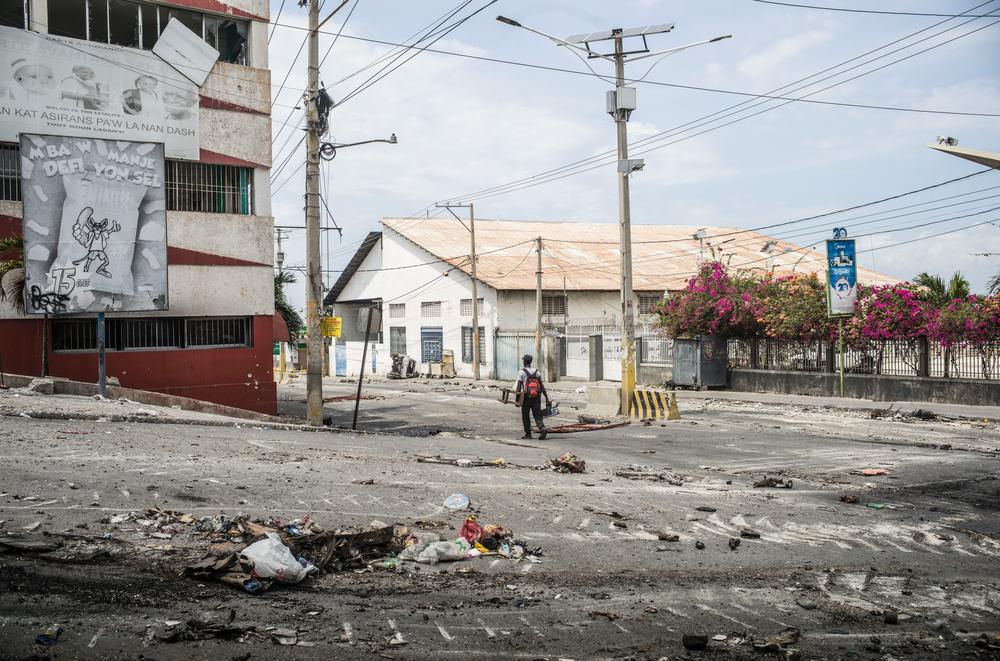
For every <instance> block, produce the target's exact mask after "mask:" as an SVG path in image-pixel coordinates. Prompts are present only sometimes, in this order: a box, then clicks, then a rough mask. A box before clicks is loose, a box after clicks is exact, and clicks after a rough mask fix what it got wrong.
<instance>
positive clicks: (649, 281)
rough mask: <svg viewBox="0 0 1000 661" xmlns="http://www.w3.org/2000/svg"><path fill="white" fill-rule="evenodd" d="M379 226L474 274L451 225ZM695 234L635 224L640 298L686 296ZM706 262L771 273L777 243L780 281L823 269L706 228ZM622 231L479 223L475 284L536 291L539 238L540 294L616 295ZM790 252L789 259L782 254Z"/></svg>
mask: <svg viewBox="0 0 1000 661" xmlns="http://www.w3.org/2000/svg"><path fill="white" fill-rule="evenodd" d="M382 224H383V226H384V227H385V228H387V229H388V230H391V231H393V232H396V233H398V234H400V235H402V236H404V237H406V238H407V239H409V240H410V241H412V242H413V243H415V244H417V245H419V246H421V247H422V248H424V249H425V250H427V251H428V252H430V253H431V254H433V255H435V256H436V257H439V258H440V259H444V260H446V261H447V262H449V263H450V264H452V265H455V266H458V267H459V268H460V269H461V270H462V271H464V272H466V273H469V272H470V268H469V265H468V263H467V262H468V255H469V233H468V231H467V230H466V228H465V227H464V226H463V225H462V224H460V223H459V222H458V221H457V220H454V219H444V218H428V219H414V218H384V219H382ZM699 229H702V228H698V227H693V226H686V225H632V272H633V275H632V282H633V284H632V288H633V289H634V290H635V291H656V292H661V291H663V290H667V289H670V290H677V289H681V288H683V287H684V286H685V284H686V283H687V280H688V278H690V277H691V276H692V275H693V274H694V273H695V272H696V271H697V269H698V264H699V262H700V261H701V258H700V255H699V242H698V240H697V239H694V238H693V237H692V235H693V234H694V233H695V232H697V231H698V230H699ZM704 230H705V234H706V236H707V238H706V239H705V249H704V257H705V259H710V258H711V250H710V247H709V246H710V245H711V246H715V247H716V254H717V255H721V256H722V260H723V261H728V263H729V265H730V267H731V268H733V269H740V268H746V269H760V270H764V269H766V268H767V267H768V256H767V255H766V254H764V253H763V252H761V250H762V249H763V247H764V245H765V243H767V242H768V241H771V240H774V241H775V248H774V250H775V252H774V253H773V255H774V270H775V272H776V273H778V274H784V273H791V272H792V271H793V269H794V270H795V272H798V273H813V272H816V271H822V270H824V269H825V263H826V258H825V255H823V254H820V253H818V252H816V251H812V250H804V249H802V248H800V247H799V246H797V245H795V244H793V243H789V242H787V241H781V240H777V239H772V237H768V236H766V235H764V234H760V233H758V232H754V231H749V230H744V229H740V228H731V227H706V228H704ZM618 233H619V230H618V225H617V224H600V223H573V222H547V221H515V220H480V219H477V220H476V252H477V253H478V255H479V259H478V273H477V275H478V278H479V280H481V281H482V282H485V283H486V284H488V285H490V286H491V287H493V288H494V289H499V290H510V289H514V290H523V289H534V288H535V269H536V255H535V244H534V239H535V237H538V236H541V237H542V287H543V288H544V289H555V290H559V289H563V287H564V286H565V288H566V289H567V290H574V291H581V290H597V291H609V290H613V291H617V290H618V289H619V269H620V265H619V262H620V254H619V250H618V241H619V237H618ZM786 249H787V250H789V251H790V252H785V250H786ZM858 279H859V280H860V281H861V282H863V283H867V284H871V283H886V282H897V280H896V278H892V277H889V276H886V275H882V274H880V273H876V272H875V271H870V270H868V269H861V268H859V269H858Z"/></svg>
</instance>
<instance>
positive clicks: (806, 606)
mask: <svg viewBox="0 0 1000 661" xmlns="http://www.w3.org/2000/svg"><path fill="white" fill-rule="evenodd" d="M795 603H797V604H798V605H799V607H801V608H802V609H803V610H807V611H814V610H816V609H817V608H818V607H819V605H818V604H817V603H816V602H815V601H813V600H811V599H806V598H805V597H799V598H798V599H796V600H795Z"/></svg>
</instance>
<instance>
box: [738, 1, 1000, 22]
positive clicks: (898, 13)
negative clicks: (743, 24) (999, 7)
mask: <svg viewBox="0 0 1000 661" xmlns="http://www.w3.org/2000/svg"><path fill="white" fill-rule="evenodd" d="M752 1H753V2H759V3H761V4H764V5H780V6H782V7H798V8H800V9H821V10H823V11H839V12H847V13H851V14H882V15H888V16H937V17H940V16H949V17H951V18H955V17H956V16H965V15H967V14H928V13H925V12H916V11H884V10H877V9H848V8H846V7H820V6H819V5H800V4H796V3H794V2H777V0H752ZM975 18H1000V14H980V15H978V16H975Z"/></svg>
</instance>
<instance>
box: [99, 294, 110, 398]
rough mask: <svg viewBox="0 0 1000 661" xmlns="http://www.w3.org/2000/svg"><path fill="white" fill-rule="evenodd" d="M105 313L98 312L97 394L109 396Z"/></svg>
mask: <svg viewBox="0 0 1000 661" xmlns="http://www.w3.org/2000/svg"><path fill="white" fill-rule="evenodd" d="M104 357H105V346H104V313H103V312H98V313H97V394H99V395H100V396H101V397H107V396H108V379H107V366H106V365H105V363H104Z"/></svg>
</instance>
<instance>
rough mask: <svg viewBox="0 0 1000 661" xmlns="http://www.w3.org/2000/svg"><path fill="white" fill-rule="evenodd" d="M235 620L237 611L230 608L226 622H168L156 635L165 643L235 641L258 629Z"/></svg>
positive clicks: (203, 620)
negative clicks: (236, 622) (235, 622)
mask: <svg viewBox="0 0 1000 661" xmlns="http://www.w3.org/2000/svg"><path fill="white" fill-rule="evenodd" d="M235 619H236V610H235V609H233V608H230V609H229V615H228V616H227V617H226V618H225V619H224V620H210V619H190V620H187V621H186V622H177V621H176V620H168V621H166V622H164V627H165V628H164V629H163V630H161V631H159V632H158V633H155V634H154V635H155V638H156V639H157V640H159V641H160V642H163V643H178V642H183V641H188V640H209V639H210V638H224V639H226V640H233V639H235V638H240V637H242V636H243V635H245V634H246V633H247V632H250V631H254V630H255V629H256V627H254V626H253V625H244V624H234V623H233V621H234V620H235Z"/></svg>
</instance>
